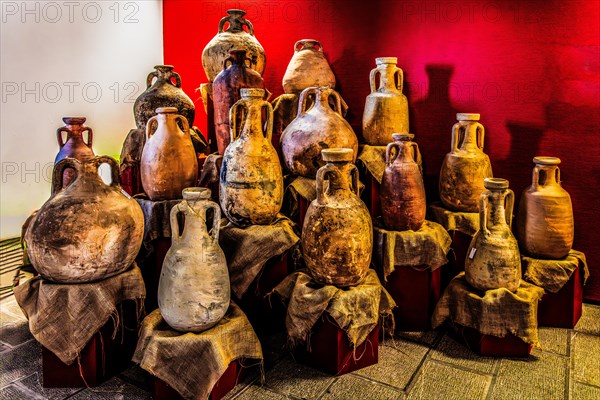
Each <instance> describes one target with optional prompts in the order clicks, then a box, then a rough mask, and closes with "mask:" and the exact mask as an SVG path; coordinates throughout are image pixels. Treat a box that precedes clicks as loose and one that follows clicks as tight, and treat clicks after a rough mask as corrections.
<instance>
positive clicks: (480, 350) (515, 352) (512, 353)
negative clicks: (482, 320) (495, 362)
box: [451, 325, 531, 357]
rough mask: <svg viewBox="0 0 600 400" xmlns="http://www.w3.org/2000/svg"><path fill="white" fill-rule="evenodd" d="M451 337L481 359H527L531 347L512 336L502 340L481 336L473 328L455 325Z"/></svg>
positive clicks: (495, 337)
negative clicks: (455, 328)
mask: <svg viewBox="0 0 600 400" xmlns="http://www.w3.org/2000/svg"><path fill="white" fill-rule="evenodd" d="M451 333H452V336H453V337H454V338H455V339H456V340H458V341H459V342H462V343H463V344H464V345H465V346H467V347H468V348H469V349H471V350H472V351H474V352H475V353H477V354H479V355H480V356H483V357H527V356H528V355H529V353H531V345H530V344H527V343H525V342H524V341H523V340H521V339H519V338H518V337H516V336H514V335H508V336H505V337H503V338H500V337H497V336H490V335H483V334H481V333H480V332H479V331H477V330H476V329H473V328H467V327H464V326H460V325H457V330H456V331H455V332H451Z"/></svg>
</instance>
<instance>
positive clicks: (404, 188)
mask: <svg viewBox="0 0 600 400" xmlns="http://www.w3.org/2000/svg"><path fill="white" fill-rule="evenodd" d="M414 136H415V135H413V134H412V133H394V134H393V135H392V138H393V139H394V142H393V143H390V144H388V146H387V150H386V153H385V165H386V167H385V170H384V171H383V178H382V181H381V192H380V193H381V194H380V201H381V215H382V217H383V223H384V225H385V226H386V227H387V228H388V229H392V230H395V231H404V230H407V229H410V230H413V231H417V230H419V229H420V228H421V225H422V224H423V221H425V212H426V211H427V203H426V200H425V186H424V185H423V175H421V169H420V168H419V164H420V160H421V153H420V152H419V146H418V145H417V144H416V143H415V142H412V139H413V138H414Z"/></svg>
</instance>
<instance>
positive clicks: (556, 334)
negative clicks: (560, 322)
mask: <svg viewBox="0 0 600 400" xmlns="http://www.w3.org/2000/svg"><path fill="white" fill-rule="evenodd" d="M538 336H539V340H540V346H541V347H542V350H543V351H550V352H552V353H557V354H561V355H563V356H566V355H567V354H568V353H567V351H568V347H569V346H568V342H569V330H568V329H560V328H539V329H538Z"/></svg>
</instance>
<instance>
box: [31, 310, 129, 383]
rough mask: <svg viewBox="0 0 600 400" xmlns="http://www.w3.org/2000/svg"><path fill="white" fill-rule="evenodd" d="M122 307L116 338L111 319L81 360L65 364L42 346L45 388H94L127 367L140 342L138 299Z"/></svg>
mask: <svg viewBox="0 0 600 400" xmlns="http://www.w3.org/2000/svg"><path fill="white" fill-rule="evenodd" d="M122 310H123V312H122V314H121V315H120V316H119V318H120V319H121V321H122V322H123V324H122V325H121V324H119V325H118V326H117V329H118V330H117V332H116V335H115V338H114V339H112V336H113V333H114V329H115V328H114V323H113V321H112V319H111V320H109V321H108V322H107V323H106V324H105V325H104V326H103V327H102V328H101V329H100V331H98V333H96V334H95V335H94V336H93V337H92V339H91V340H90V341H89V342H88V344H87V345H86V346H85V348H84V349H83V350H82V351H81V354H80V360H79V363H78V362H77V361H75V362H73V363H72V364H71V365H66V364H65V363H63V362H62V361H61V360H60V359H59V358H58V357H56V356H55V355H54V353H52V352H51V351H50V350H48V349H47V348H45V347H43V346H42V375H43V387H46V388H56V387H86V386H90V387H94V386H98V385H99V384H101V383H102V382H104V381H106V380H107V379H109V378H111V377H113V376H115V375H116V374H118V373H119V372H121V371H123V370H124V369H126V368H128V367H129V366H130V365H131V357H132V356H133V353H134V351H135V347H136V343H137V331H138V330H137V315H136V304H135V302H133V301H126V302H124V303H122ZM79 364H80V365H81V367H80V366H79ZM80 368H81V369H80Z"/></svg>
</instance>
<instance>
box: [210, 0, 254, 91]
mask: <svg viewBox="0 0 600 400" xmlns="http://www.w3.org/2000/svg"><path fill="white" fill-rule="evenodd" d="M227 14H229V16H227V17H223V18H222V19H221V21H220V22H219V32H218V33H217V34H216V35H215V37H213V38H212V39H211V40H210V42H208V44H207V45H206V47H205V48H204V50H203V51H202V66H203V67H204V72H206V77H207V78H208V80H209V81H211V82H212V81H214V80H215V78H216V76H217V75H218V74H219V72H221V70H222V69H223V62H224V61H225V60H226V59H227V58H228V57H229V51H230V50H232V49H236V50H246V53H247V55H248V57H249V58H250V68H252V69H253V70H254V71H256V72H258V73H259V74H260V75H262V73H263V71H264V70H265V62H266V58H265V50H264V49H263V47H262V46H261V44H260V43H259V42H258V40H256V38H255V37H254V27H253V26H252V23H251V22H250V21H248V20H247V19H245V18H244V15H246V11H243V10H234V9H232V10H227ZM226 24H229V26H228V27H227V29H225V25H226ZM244 26H245V27H246V28H248V31H246V30H244Z"/></svg>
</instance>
